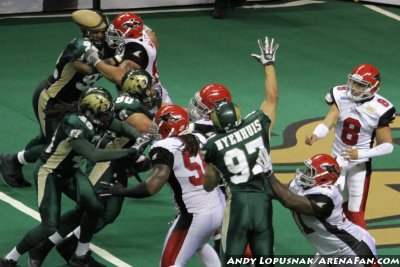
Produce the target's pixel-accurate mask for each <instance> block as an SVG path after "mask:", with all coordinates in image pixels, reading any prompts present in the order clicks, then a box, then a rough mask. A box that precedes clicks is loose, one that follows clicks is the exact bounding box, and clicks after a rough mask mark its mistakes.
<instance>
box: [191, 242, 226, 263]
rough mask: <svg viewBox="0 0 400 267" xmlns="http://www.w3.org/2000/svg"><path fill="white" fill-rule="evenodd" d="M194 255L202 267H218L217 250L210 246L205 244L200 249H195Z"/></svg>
mask: <svg viewBox="0 0 400 267" xmlns="http://www.w3.org/2000/svg"><path fill="white" fill-rule="evenodd" d="M196 256H197V258H198V259H199V260H200V262H201V265H202V266H204V267H220V266H221V262H220V260H219V257H218V254H217V252H215V250H214V249H213V248H212V247H211V246H210V244H205V245H204V246H203V247H202V248H201V249H199V250H197V251H196Z"/></svg>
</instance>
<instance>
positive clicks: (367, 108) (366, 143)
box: [325, 85, 395, 162]
mask: <svg viewBox="0 0 400 267" xmlns="http://www.w3.org/2000/svg"><path fill="white" fill-rule="evenodd" d="M325 100H326V102H327V103H329V104H332V103H336V105H337V107H338V109H339V112H340V115H339V118H338V121H337V123H336V124H335V131H334V135H335V140H334V143H333V148H332V153H333V156H334V157H337V156H339V155H340V152H341V151H342V150H344V149H346V148H348V147H356V148H357V149H369V148H371V147H372V144H373V141H374V140H373V139H374V137H375V130H376V128H378V126H380V125H385V124H386V123H387V122H388V121H390V119H391V118H394V116H395V114H394V113H395V109H394V107H393V105H392V103H390V102H389V101H388V100H387V99H385V98H383V97H382V96H380V95H378V94H375V96H374V97H373V98H372V99H371V100H368V101H359V102H355V101H354V100H352V99H351V98H349V97H348V95H347V87H346V86H344V85H343V86H336V87H334V88H333V89H332V91H331V92H330V93H328V94H327V96H326V97H325ZM357 161H359V162H363V161H368V158H365V159H360V160H357Z"/></svg>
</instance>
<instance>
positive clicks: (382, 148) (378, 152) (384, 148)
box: [358, 143, 393, 159]
mask: <svg viewBox="0 0 400 267" xmlns="http://www.w3.org/2000/svg"><path fill="white" fill-rule="evenodd" d="M392 151H393V144H391V143H383V144H380V145H377V146H376V147H374V148H370V149H359V150H358V158H359V159H364V158H372V157H376V156H383V155H386V154H390V153H392Z"/></svg>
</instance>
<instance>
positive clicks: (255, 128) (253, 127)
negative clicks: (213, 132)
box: [215, 119, 262, 150]
mask: <svg viewBox="0 0 400 267" xmlns="http://www.w3.org/2000/svg"><path fill="white" fill-rule="evenodd" d="M261 130H262V126H261V123H260V121H259V120H258V119H256V120H255V121H254V122H252V123H251V124H249V125H247V126H246V127H244V128H242V129H240V130H238V131H235V132H234V133H232V134H230V135H227V136H225V137H222V138H221V139H218V140H217V141H215V144H216V146H217V148H218V150H222V149H224V148H228V147H229V146H231V145H234V144H237V143H239V142H241V141H243V140H246V139H248V138H249V137H251V136H253V135H255V134H256V133H257V132H260V131H261Z"/></svg>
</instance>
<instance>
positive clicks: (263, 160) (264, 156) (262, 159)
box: [256, 147, 273, 176]
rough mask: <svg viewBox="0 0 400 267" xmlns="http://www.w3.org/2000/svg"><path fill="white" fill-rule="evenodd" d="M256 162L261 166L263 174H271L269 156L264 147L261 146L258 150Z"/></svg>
mask: <svg viewBox="0 0 400 267" xmlns="http://www.w3.org/2000/svg"><path fill="white" fill-rule="evenodd" d="M256 163H257V164H258V165H260V166H261V168H262V170H263V172H264V173H265V175H267V176H269V175H270V174H272V172H273V171H272V162H271V158H270V156H269V154H268V151H267V149H266V148H265V147H263V148H261V149H260V151H259V152H258V158H257V160H256Z"/></svg>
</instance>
